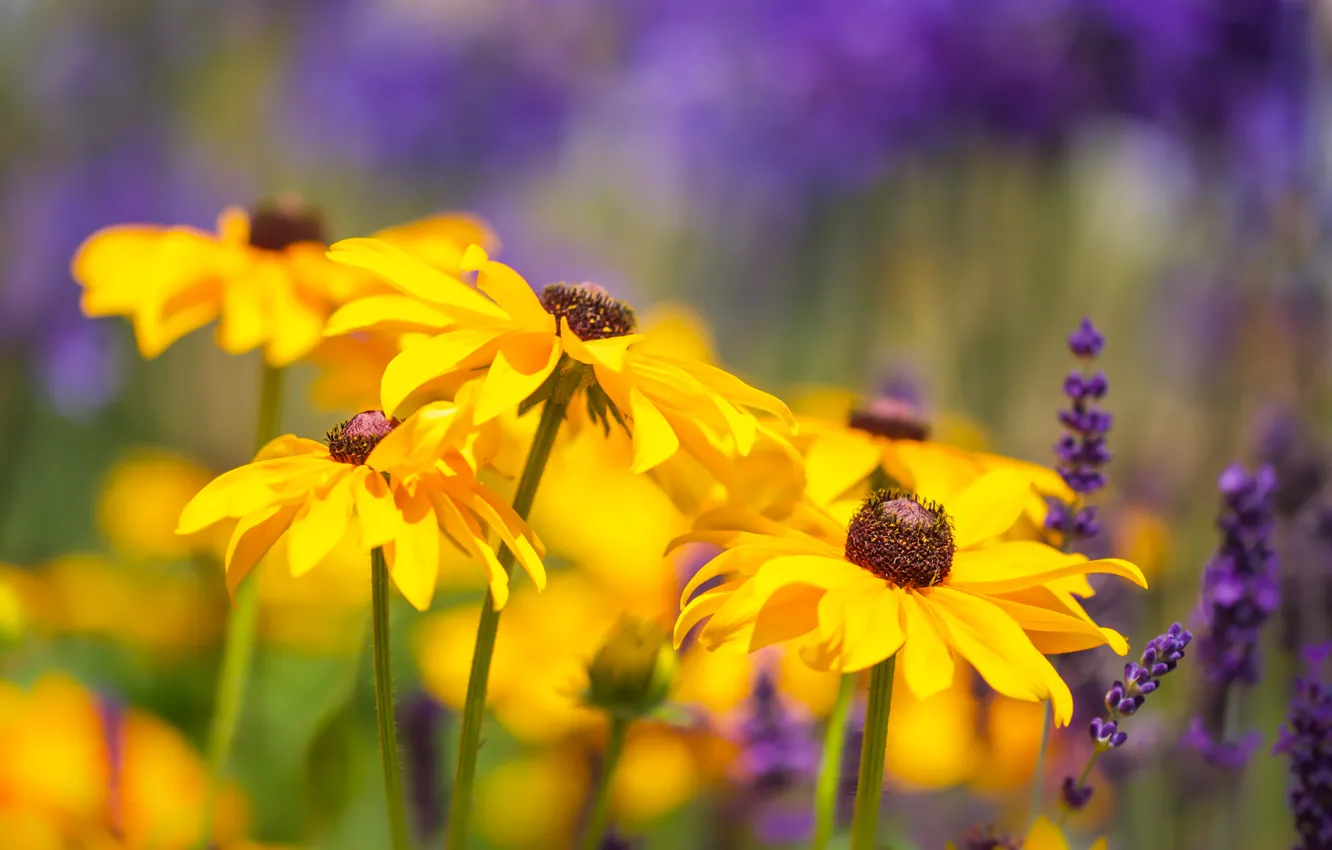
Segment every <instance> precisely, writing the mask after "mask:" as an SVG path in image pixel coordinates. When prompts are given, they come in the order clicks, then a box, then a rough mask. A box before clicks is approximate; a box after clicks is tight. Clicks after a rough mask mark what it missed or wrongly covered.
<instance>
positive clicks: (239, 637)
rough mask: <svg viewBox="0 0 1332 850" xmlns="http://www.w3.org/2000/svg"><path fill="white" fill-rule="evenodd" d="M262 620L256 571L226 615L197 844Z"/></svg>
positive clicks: (274, 412) (268, 431)
mask: <svg viewBox="0 0 1332 850" xmlns="http://www.w3.org/2000/svg"><path fill="white" fill-rule="evenodd" d="M283 377H284V373H283V371H282V370H281V369H279V368H277V367H274V366H269V365H268V364H267V363H265V364H264V371H263V377H262V379H261V380H260V386H259V414H258V417H257V419H256V423H255V435H254V450H255V453H256V454H258V452H259V450H260V449H262V448H263V447H264V446H265V445H266V444H267V443H268V442H269V441H270V440H272V439H273V438H274V437H276V436H277V435H278V426H279V424H280V422H281V419H282V384H283ZM258 622H259V583H258V581H256V580H255V579H254V578H253V577H251V578H250V580H249V581H245V582H242V583H241V586H240V587H239V588H237V589H236V602H235V608H234V610H233V611H232V612H231V616H230V617H229V618H228V619H227V636H226V642H225V644H224V645H223V648H222V667H221V670H220V671H219V673H218V680H217V696H216V699H215V703H214V706H213V719H212V722H211V723H210V725H209V727H208V787H207V789H205V792H204V805H203V817H202V819H201V821H200V823H201V829H200V832H199V843H198V845H197V846H198V847H199V848H200V850H203V848H206V847H208V846H209V845H210V844H211V843H212V836H213V818H214V816H215V814H216V812H217V801H218V797H219V796H220V795H221V793H222V780H223V778H224V777H225V776H226V773H227V764H228V762H229V761H230V759H231V748H232V745H233V743H234V742H235V740H236V728H237V727H238V726H239V725H240V714H241V706H242V705H244V703H245V688H246V686H247V685H248V684H249V682H250V667H251V665H252V664H253V661H254V636H255V630H256V626H257V624H258Z"/></svg>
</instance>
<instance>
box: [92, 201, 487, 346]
mask: <svg viewBox="0 0 1332 850" xmlns="http://www.w3.org/2000/svg"><path fill="white" fill-rule="evenodd" d="M481 227H482V226H480V225H476V224H475V223H473V222H471V221H470V220H468V219H461V218H459V217H456V216H441V217H437V218H432V219H425V220H423V221H421V222H415V223H412V224H408V225H403V226H401V227H398V228H391V229H390V230H387V231H383V232H381V233H380V234H379V236H380V237H381V238H384V239H391V240H394V241H396V242H400V243H401V244H403V245H404V246H405V247H406V248H407V249H409V250H413V251H414V252H417V251H425V254H424V256H425V257H426V259H427V260H428V261H436V260H437V259H438V257H437V256H436V255H437V254H438V253H439V252H440V251H445V252H447V250H448V249H447V245H448V244H451V243H450V242H449V239H448V237H449V236H450V235H452V236H453V237H454V238H456V239H461V238H466V239H468V240H469V241H470V240H474V239H475V238H476V237H477V236H478V235H479V232H480V231H479V230H478V228H481ZM431 233H439V234H441V240H440V242H439V243H438V244H439V245H440V246H443V247H430V246H433V245H434V244H435V243H433V242H431V240H430V239H429V235H430V234H431ZM324 238H325V237H324V229H323V223H322V222H321V220H320V219H319V217H318V216H317V215H316V214H314V213H313V212H312V211H310V210H309V209H307V208H305V207H303V206H301V204H300V203H299V202H296V201H294V200H292V199H289V198H283V199H279V200H278V201H277V202H276V203H275V204H272V205H271V206H266V207H262V208H260V209H259V210H257V211H256V212H254V213H253V214H248V213H246V212H245V211H244V210H241V209H240V208H238V207H228V208H227V209H225V210H223V211H222V213H221V215H219V216H218V222H217V233H216V234H213V233H205V232H203V231H199V230H195V229H194V228H190V227H160V226H152V225H118V226H115V227H108V228H105V229H103V230H99V231H98V232H97V233H94V234H93V235H92V236H90V237H89V238H88V239H87V240H86V241H85V242H84V243H83V245H82V246H80V248H79V250H78V252H77V253H76V254H75V256H74V261H73V275H74V279H75V280H76V281H78V282H79V284H81V285H82V286H83V311H84V313H85V314H86V315H89V316H127V317H129V318H130V319H131V320H132V322H133V324H134V336H135V339H136V340H138V344H139V351H140V353H141V354H142V355H143V356H144V357H149V358H151V357H156V356H157V355H159V354H161V353H162V352H163V351H165V350H166V349H167V347H168V346H170V345H171V344H172V343H173V342H175V341H176V340H178V339H180V338H181V337H182V336H184V335H185V334H187V333H189V332H190V331H193V330H197V329H198V328H201V327H203V326H204V325H207V324H208V323H210V322H212V321H213V320H215V319H218V318H219V317H220V318H221V323H220V325H219V326H218V330H217V342H218V345H219V346H221V347H222V349H223V350H224V351H226V352H228V353H230V354H240V353H243V352H246V351H249V350H251V349H254V348H259V347H262V348H263V349H264V359H265V360H266V361H267V362H268V363H269V364H270V365H272V366H285V365H287V364H288V363H291V362H293V361H295V360H298V359H300V358H301V357H304V356H305V355H307V354H309V353H310V352H311V351H312V350H313V349H314V348H315V347H316V346H317V345H319V344H320V342H322V340H323V329H324V323H325V321H326V320H327V319H328V316H329V314H330V313H332V312H333V310H334V308H335V307H337V305H338V304H341V303H343V302H345V301H347V300H349V299H351V298H353V297H358V296H359V295H362V294H364V293H365V292H367V291H374V290H375V289H379V288H381V285H380V284H378V283H377V281H375V279H374V278H373V277H371V276H368V275H363V274H357V273H355V272H353V271H352V270H350V269H348V268H347V267H346V266H339V265H337V264H335V263H331V262H329V261H328V259H327V258H326V257H325V256H324V251H325V248H324ZM432 251H433V252H434V253H433V254H432V253H431V252H432ZM455 253H456V252H455Z"/></svg>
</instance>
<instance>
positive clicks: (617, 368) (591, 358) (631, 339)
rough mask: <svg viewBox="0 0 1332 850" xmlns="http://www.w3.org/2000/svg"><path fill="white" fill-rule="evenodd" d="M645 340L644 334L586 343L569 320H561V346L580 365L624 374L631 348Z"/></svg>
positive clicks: (612, 337)
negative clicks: (626, 358)
mask: <svg viewBox="0 0 1332 850" xmlns="http://www.w3.org/2000/svg"><path fill="white" fill-rule="evenodd" d="M642 339H643V335H642V334H627V335H625V336H611V337H606V338H605V339H594V340H589V341H587V342H584V341H583V340H582V339H580V338H579V337H578V335H577V334H575V333H574V332H573V331H572V330H570V329H569V320H568V319H563V318H562V319H560V344H561V345H563V346H564V350H565V352H567V353H568V355H569V356H570V357H572V358H573V359H575V360H577V361H578V362H580V363H586V364H588V365H589V366H603V367H605V368H607V369H610V370H611V371H612V372H623V371H624V367H625V357H626V352H627V350H628V348H629V346H631V345H633V344H634V343H636V342H640V341H642Z"/></svg>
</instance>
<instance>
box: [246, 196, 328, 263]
mask: <svg viewBox="0 0 1332 850" xmlns="http://www.w3.org/2000/svg"><path fill="white" fill-rule="evenodd" d="M297 242H318V243H319V244H321V245H322V244H324V243H325V236H324V221H323V219H322V218H320V216H319V214H318V213H317V212H315V211H314V210H313V209H311V208H310V207H307V206H305V205H303V204H302V203H301V202H300V201H298V200H296V199H294V198H279V199H278V200H277V201H276V202H274V203H272V204H265V205H264V206H261V207H259V208H258V209H256V210H254V211H253V212H251V213H250V245H251V246H253V247H255V248H263V249H264V250H267V251H282V250H285V249H286V248H287V247H288V246H290V245H295V244H296V243H297Z"/></svg>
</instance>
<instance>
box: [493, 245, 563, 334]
mask: <svg viewBox="0 0 1332 850" xmlns="http://www.w3.org/2000/svg"><path fill="white" fill-rule="evenodd" d="M476 286H477V288H478V289H480V290H481V291H482V292H484V293H486V294H487V295H489V296H490V297H491V298H493V299H495V302H496V303H497V304H499V305H500V307H502V308H504V312H506V313H508V314H509V316H510V318H512V319H513V320H514V321H515V322H517V323H518V324H519V325H521V326H522V327H523V328H524V329H527V330H532V331H538V332H540V333H543V334H546V335H547V336H553V335H554V334H555V317H554V316H553V315H552V314H550V313H548V312H547V311H546V308H545V307H543V306H541V300H540V299H539V298H537V296H536V293H535V292H533V291H532V287H530V286H528V284H527V281H525V280H523V277H522V275H520V274H518V272H516V271H514V270H513V269H512V268H511V267H510V266H507V265H505V264H504V263H498V262H495V261H494V260H488V261H487V262H485V263H483V264H482V265H481V266H480V267H479V268H478V269H477V275H476Z"/></svg>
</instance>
